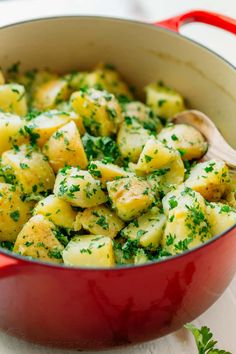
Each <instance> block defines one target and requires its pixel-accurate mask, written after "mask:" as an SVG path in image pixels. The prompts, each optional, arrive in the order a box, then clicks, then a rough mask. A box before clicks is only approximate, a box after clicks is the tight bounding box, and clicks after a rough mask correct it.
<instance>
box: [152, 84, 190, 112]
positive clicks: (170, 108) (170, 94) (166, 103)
mask: <svg viewBox="0 0 236 354" xmlns="http://www.w3.org/2000/svg"><path fill="white" fill-rule="evenodd" d="M145 90H146V94H147V99H146V100H147V105H148V106H150V107H151V109H152V110H153V112H154V113H155V114H157V115H158V116H160V117H163V118H166V119H170V118H172V117H173V116H174V115H175V114H176V113H178V112H181V111H184V110H185V105H184V99H183V97H182V96H181V95H180V94H179V93H178V92H176V91H174V90H171V89H170V88H168V87H165V86H163V85H161V84H150V85H148V86H147V87H146V88H145Z"/></svg>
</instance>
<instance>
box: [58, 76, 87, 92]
mask: <svg viewBox="0 0 236 354" xmlns="http://www.w3.org/2000/svg"><path fill="white" fill-rule="evenodd" d="M87 76H88V72H87V71H75V72H72V73H69V74H66V75H65V76H64V77H63V79H64V80H66V81H67V82H68V86H69V88H70V89H71V90H72V91H79V90H80V89H83V88H85V87H87V86H88V83H87V80H86V79H87Z"/></svg>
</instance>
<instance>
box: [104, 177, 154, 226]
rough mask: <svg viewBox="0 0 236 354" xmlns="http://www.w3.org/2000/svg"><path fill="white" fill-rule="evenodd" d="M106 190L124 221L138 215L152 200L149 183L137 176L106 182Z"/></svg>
mask: <svg viewBox="0 0 236 354" xmlns="http://www.w3.org/2000/svg"><path fill="white" fill-rule="evenodd" d="M107 190H108V194H109V197H110V198H111V201H112V204H113V206H114V208H115V209H116V211H117V214H118V216H119V217H120V218H121V219H122V220H125V221H129V220H132V219H134V218H135V217H137V216H139V215H140V214H141V213H142V212H144V211H145V210H147V209H148V207H149V206H150V205H151V204H152V202H153V201H154V196H153V194H152V191H151V188H150V185H149V184H148V182H147V181H144V180H142V179H140V178H138V177H126V178H122V179H118V180H117V181H112V182H107Z"/></svg>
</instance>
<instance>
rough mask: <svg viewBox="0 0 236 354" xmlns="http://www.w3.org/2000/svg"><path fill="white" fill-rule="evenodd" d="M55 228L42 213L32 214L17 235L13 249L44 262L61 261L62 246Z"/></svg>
mask: <svg viewBox="0 0 236 354" xmlns="http://www.w3.org/2000/svg"><path fill="white" fill-rule="evenodd" d="M55 234H56V228H55V226H54V225H53V223H52V222H50V221H49V220H48V219H47V218H45V217H44V216H43V215H35V216H33V217H32V218H31V219H30V220H29V221H28V222H27V223H26V224H25V225H24V227H23V229H22V230H21V232H20V233H19V235H18V236H17V239H16V243H15V245H14V248H13V251H14V252H16V253H19V254H20V255H21V256H27V257H32V258H37V259H40V260H42V261H45V262H52V263H62V257H61V252H62V251H63V249H64V247H63V246H62V244H61V243H60V242H59V241H58V239H57V238H56V236H55Z"/></svg>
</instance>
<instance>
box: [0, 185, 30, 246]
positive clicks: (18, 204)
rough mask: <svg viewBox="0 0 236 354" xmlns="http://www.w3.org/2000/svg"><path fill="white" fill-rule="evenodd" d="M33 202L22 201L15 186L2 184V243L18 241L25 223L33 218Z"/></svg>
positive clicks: (0, 224) (0, 189)
mask: <svg viewBox="0 0 236 354" xmlns="http://www.w3.org/2000/svg"><path fill="white" fill-rule="evenodd" d="M33 205H34V203H33V202H26V201H24V202H23V201H22V199H21V195H20V191H19V190H18V189H17V188H16V187H15V186H13V185H11V184H7V183H0V241H10V242H13V241H15V240H16V237H17V235H18V233H19V232H20V230H21V229H22V227H23V225H24V223H25V222H26V221H27V220H28V219H29V218H30V216H31V209H32V208H33Z"/></svg>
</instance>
